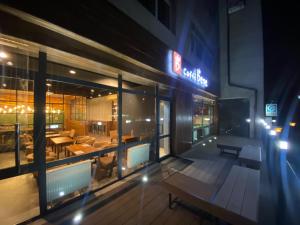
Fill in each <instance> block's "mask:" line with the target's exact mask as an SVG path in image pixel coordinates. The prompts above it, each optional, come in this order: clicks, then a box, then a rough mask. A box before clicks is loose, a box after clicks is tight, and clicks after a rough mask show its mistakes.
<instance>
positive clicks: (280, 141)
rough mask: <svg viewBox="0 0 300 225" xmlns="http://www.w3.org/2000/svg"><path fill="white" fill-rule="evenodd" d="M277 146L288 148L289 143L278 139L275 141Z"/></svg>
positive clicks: (283, 148)
mask: <svg viewBox="0 0 300 225" xmlns="http://www.w3.org/2000/svg"><path fill="white" fill-rule="evenodd" d="M277 146H278V148H279V149H281V150H288V149H289V143H288V142H287V141H283V140H279V141H278V143H277Z"/></svg>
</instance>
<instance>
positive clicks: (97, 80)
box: [0, 43, 170, 211]
mask: <svg viewBox="0 0 300 225" xmlns="http://www.w3.org/2000/svg"><path fill="white" fill-rule="evenodd" d="M0 44H1V43H0ZM0 47H1V48H0V65H1V76H0V170H5V169H8V168H12V167H15V166H16V164H17V161H16V152H17V153H18V154H19V163H20V165H29V164H34V162H35V159H34V156H35V154H36V150H35V149H34V142H35V140H34V135H35V132H36V131H34V127H35V126H34V115H35V109H36V108H35V102H34V100H35V99H36V97H35V96H34V90H35V87H34V85H35V84H34V81H35V77H36V76H38V75H39V74H38V56H37V54H35V53H32V52H26V51H24V50H20V49H16V48H12V47H8V46H4V45H3V46H2V45H0ZM48 60H49V61H47V75H46V81H45V85H46V87H45V88H46V101H45V105H44V109H43V111H44V116H45V119H46V124H45V128H46V133H45V141H46V144H45V145H46V148H45V151H46V158H45V161H46V163H47V164H48V163H51V162H55V161H61V162H59V163H57V164H55V165H54V164H51V165H50V166H48V167H47V173H46V176H47V179H46V182H47V183H46V189H47V203H48V208H52V207H53V206H55V205H56V204H58V203H62V202H65V201H68V200H69V199H70V198H74V196H79V195H82V193H85V192H86V191H87V189H86V185H87V184H88V190H96V189H99V188H101V187H104V186H106V185H109V184H111V183H112V182H114V181H116V180H118V179H119V177H118V168H121V173H122V174H121V176H122V177H124V176H127V175H130V174H132V173H133V172H135V171H137V170H139V169H140V168H143V167H145V166H146V165H148V164H149V163H151V162H152V161H154V160H155V159H156V157H157V156H156V155H155V154H156V153H155V148H156V147H155V145H156V141H155V140H156V139H155V138H156V126H157V125H156V101H157V99H156V98H155V95H154V93H155V92H154V91H155V87H154V85H153V84H152V83H147V82H144V80H141V79H137V78H133V77H132V76H126V73H124V75H123V80H122V90H123V91H122V106H121V107H122V109H121V113H122V114H121V115H122V124H121V127H122V137H121V141H120V142H119V137H118V134H119V132H118V127H119V124H118V112H119V111H118V110H119V108H118V107H119V105H118V104H119V101H118V98H119V93H118V79H117V76H105V75H102V74H99V73H96V72H95V71H98V70H99V67H97V66H95V64H93V63H90V62H88V61H85V62H84V63H82V64H83V65H84V66H82V65H81V63H76V62H78V61H76V60H77V58H76V56H72V57H69V58H67V60H66V58H64V59H63V60H62V59H61V58H59V57H50V55H49V57H48ZM81 61H82V60H81V59H80V62H81ZM87 68H88V69H87ZM159 110H160V120H159V131H160V132H159V133H160V136H161V137H162V138H160V140H159V144H160V146H159V155H160V156H159V157H164V156H167V155H169V154H170V125H169V123H170V102H169V101H160V104H159ZM18 130H19V132H17V131H18ZM119 143H122V144H121V145H122V151H121V154H118V147H119ZM39 151H43V148H41V149H38V151H37V152H39ZM90 153H97V154H93V155H91V157H89V158H84V159H82V160H81V158H80V157H81V156H83V155H89V154H90ZM72 157H75V158H76V157H77V158H78V160H74V161H72V162H71V161H64V160H66V159H68V158H72ZM118 157H120V159H118ZM119 163H121V164H122V165H121V166H119V165H118V164H119ZM68 174H69V175H68ZM16 175H17V174H16ZM21 177H23V178H21ZM24 177H26V179H25V178H24ZM37 177H38V173H37V172H32V173H25V174H24V175H21V176H14V177H11V178H9V179H4V180H1V182H6V183H7V184H9V183H10V184H13V183H14V184H16V183H20V184H21V183H22V182H23V183H24V182H25V184H23V190H24V191H25V190H27V192H29V193H31V194H34V196H35V197H33V199H35V200H34V201H31V203H28V204H32V205H31V206H24V205H26V204H24V205H23V206H21V204H19V206H20V207H21V208H22V207H23V209H24V208H30V207H33V206H34V207H35V208H36V207H37V206H38V198H37V196H38V187H37ZM12 179H14V181H12ZM18 179H19V180H18ZM21 180H22V181H21ZM70 183H72V185H73V186H74V187H73V189H72V188H71V187H70V186H71V185H69V184H70ZM32 184H35V185H34V188H33V186H32ZM2 186H3V187H4V185H2ZM0 189H1V188H0ZM0 191H1V190H0ZM3 191H4V192H6V193H7V191H5V190H3ZM4 192H3V193H4ZM26 195H27V196H28V193H27V194H26ZM21 198H23V200H24V199H25V198H26V196H25V194H24V196H23V197H21ZM24 202H25V201H24ZM8 208H9V207H8ZM23 209H21V210H20V211H22V210H23Z"/></svg>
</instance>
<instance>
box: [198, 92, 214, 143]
mask: <svg viewBox="0 0 300 225" xmlns="http://www.w3.org/2000/svg"><path fill="white" fill-rule="evenodd" d="M193 102H194V106H193V142H198V141H200V140H202V139H203V138H204V137H206V136H209V135H211V134H212V132H213V126H214V124H213V122H214V104H215V103H214V101H212V100H208V99H204V98H203V97H201V96H198V95H193Z"/></svg>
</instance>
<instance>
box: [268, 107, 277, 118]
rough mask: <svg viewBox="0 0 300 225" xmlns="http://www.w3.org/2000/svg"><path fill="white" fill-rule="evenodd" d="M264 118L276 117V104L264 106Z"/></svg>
mask: <svg viewBox="0 0 300 225" xmlns="http://www.w3.org/2000/svg"><path fill="white" fill-rule="evenodd" d="M266 116H277V104H266Z"/></svg>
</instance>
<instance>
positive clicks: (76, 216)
mask: <svg viewBox="0 0 300 225" xmlns="http://www.w3.org/2000/svg"><path fill="white" fill-rule="evenodd" d="M81 220H82V214H81V213H78V214H76V215H75V216H74V218H73V222H74V223H79V222H80V221H81Z"/></svg>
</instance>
